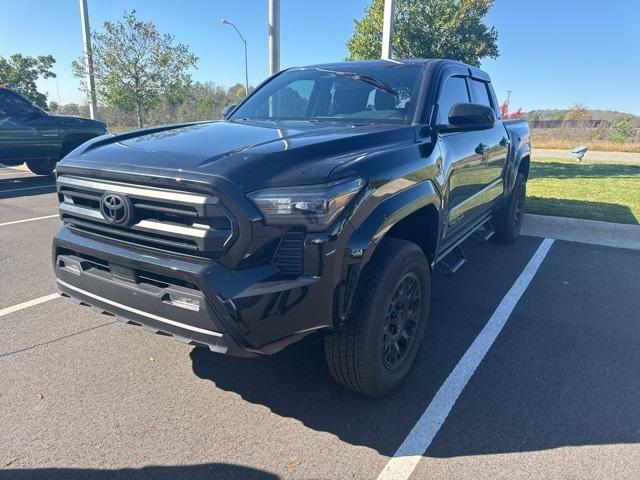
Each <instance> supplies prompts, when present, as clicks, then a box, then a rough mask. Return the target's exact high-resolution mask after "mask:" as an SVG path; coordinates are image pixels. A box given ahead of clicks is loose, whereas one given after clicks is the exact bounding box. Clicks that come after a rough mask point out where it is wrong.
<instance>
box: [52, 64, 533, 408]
mask: <svg viewBox="0 0 640 480" xmlns="http://www.w3.org/2000/svg"><path fill="white" fill-rule="evenodd" d="M529 160H530V143H529V128H528V126H527V124H526V123H525V122H524V121H509V122H507V121H503V120H501V119H500V118H499V108H498V101H497V99H496V96H495V93H494V91H493V88H492V86H491V82H490V79H489V76H488V75H487V74H486V73H484V72H483V71H481V70H479V69H477V68H474V67H471V66H469V65H465V64H462V63H459V62H455V61H450V60H406V61H397V60H393V61H391V60H379V61H364V62H343V63H333V64H325V65H315V66H309V67H302V68H291V69H288V70H285V71H283V72H280V73H278V74H277V75H275V76H273V77H271V78H269V79H268V80H267V81H265V82H264V83H263V84H262V85H260V86H259V87H258V88H257V89H256V90H255V91H254V92H253V93H252V94H251V95H250V96H249V97H248V98H246V99H245V100H244V101H243V102H242V103H240V104H239V105H237V106H232V107H231V108H230V109H228V110H227V111H225V118H224V120H220V121H211V122H201V123H192V124H186V125H185V124H182V125H168V126H160V127H155V128H148V129H145V130H138V131H134V132H128V133H123V134H120V135H112V136H102V137H99V138H96V139H93V140H91V141H89V142H87V143H85V144H84V145H82V146H81V147H79V148H78V149H76V150H74V151H73V152H71V153H70V154H69V155H67V156H66V157H65V159H64V160H63V161H62V162H60V164H59V166H58V169H57V192H58V196H59V200H60V215H61V218H62V220H63V222H64V223H63V226H62V227H61V228H60V230H59V231H58V232H57V233H56V235H55V238H54V241H53V263H54V268H55V274H56V277H57V288H58V290H59V292H60V293H61V294H62V295H64V296H69V297H72V298H73V299H75V300H76V302H78V303H81V304H84V305H89V306H91V307H93V308H94V309H97V310H98V311H100V312H103V313H107V314H112V315H116V316H117V317H119V318H121V319H123V320H125V321H127V322H129V323H133V324H138V325H142V326H144V327H145V328H146V329H148V330H151V331H153V332H156V333H163V334H170V335H172V336H174V337H175V338H176V339H178V340H181V341H184V342H187V343H191V344H195V345H201V346H207V347H209V348H210V349H211V350H212V351H214V352H219V353H225V354H230V355H238V356H253V355H260V354H273V353H275V352H278V351H279V350H281V349H283V348H285V347H286V346H287V345H290V344H291V343H293V342H297V341H299V340H301V339H302V338H304V337H305V336H307V335H310V334H312V333H314V332H318V334H319V335H324V339H323V341H324V348H325V353H326V360H327V363H328V366H329V370H330V372H331V374H332V375H333V377H334V378H335V379H336V380H337V381H338V382H340V383H341V384H343V385H345V386H346V387H348V388H351V389H353V390H355V391H357V392H360V393H362V394H365V395H370V396H380V395H385V394H388V393H389V392H391V391H392V390H393V389H394V388H396V387H397V386H398V385H399V384H400V383H401V382H402V380H403V379H404V378H405V377H406V376H407V374H408V372H409V370H410V368H411V366H412V364H413V362H414V359H415V357H416V354H417V352H418V349H419V346H420V343H421V341H422V339H423V337H424V335H425V329H426V326H427V318H428V313H429V304H430V287H431V282H432V274H433V272H434V270H435V269H436V267H437V268H438V269H439V270H441V271H442V272H443V273H445V274H452V273H453V272H455V270H457V269H458V268H459V267H460V266H461V265H462V264H463V263H464V259H465V257H464V252H463V251H462V248H461V244H462V242H463V241H464V240H465V239H467V238H468V237H470V236H471V235H472V234H474V235H475V236H479V237H481V238H482V239H488V238H489V237H491V236H493V239H494V240H495V241H498V242H503V243H510V242H513V241H514V240H515V239H516V237H517V236H518V233H519V230H520V224H521V221H522V215H523V206H524V201H525V188H526V181H527V176H528V173H529Z"/></svg>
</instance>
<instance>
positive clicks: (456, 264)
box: [436, 245, 467, 276]
mask: <svg viewBox="0 0 640 480" xmlns="http://www.w3.org/2000/svg"><path fill="white" fill-rule="evenodd" d="M466 261H467V256H466V255H465V253H464V250H462V247H461V246H460V245H458V246H457V247H456V248H454V249H453V250H451V252H449V253H448V254H447V256H446V257H444V258H443V259H442V260H440V261H439V262H438V264H437V265H436V269H437V271H438V272H439V273H441V274H443V275H447V276H451V275H453V274H454V273H456V272H457V271H458V270H459V269H460V267H461V266H462V265H464V263H465V262H466Z"/></svg>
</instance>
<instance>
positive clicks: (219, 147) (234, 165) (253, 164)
mask: <svg viewBox="0 0 640 480" xmlns="http://www.w3.org/2000/svg"><path fill="white" fill-rule="evenodd" d="M414 139H415V137H414V130H413V128H412V127H409V126H406V125H371V124H367V125H351V124H345V123H337V122H335V123H334V122H331V123H325V122H308V121H305V122H279V123H278V124H277V125H276V124H274V123H273V122H248V121H218V122H207V123H196V124H190V125H170V126H164V127H159V128H153V129H147V130H141V131H134V132H128V133H123V134H121V135H115V136H110V137H101V138H99V139H96V140H94V141H90V142H88V143H86V144H85V145H84V146H83V147H82V148H79V149H77V150H76V151H74V152H73V153H72V154H71V155H70V156H68V157H66V159H65V160H64V161H63V165H65V164H66V165H73V163H74V162H76V161H81V163H82V164H83V166H85V167H90V168H91V165H90V164H95V166H94V167H93V168H97V169H100V170H119V171H122V170H123V169H125V170H128V171H135V170H139V171H140V173H145V174H149V173H152V171H154V170H156V171H157V172H158V174H159V175H160V174H161V175H163V176H166V175H167V173H168V171H169V172H170V171H171V170H175V171H179V172H191V173H194V174H202V175H213V176H217V177H222V178H224V179H225V180H227V181H229V182H231V183H233V184H234V185H236V186H237V187H238V188H240V189H241V190H243V191H245V192H250V191H253V190H256V189H260V188H266V187H271V186H281V185H303V184H311V183H320V182H324V181H329V176H330V173H331V171H332V170H333V169H334V168H335V167H336V166H338V165H340V164H343V163H345V162H348V161H350V160H352V159H353V158H355V157H357V156H359V155H362V154H365V153H366V152H370V151H372V150H373V151H377V150H379V149H380V147H381V146H383V145H385V144H391V143H399V142H409V141H414Z"/></svg>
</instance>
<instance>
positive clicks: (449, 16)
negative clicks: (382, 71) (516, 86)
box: [347, 0, 498, 66]
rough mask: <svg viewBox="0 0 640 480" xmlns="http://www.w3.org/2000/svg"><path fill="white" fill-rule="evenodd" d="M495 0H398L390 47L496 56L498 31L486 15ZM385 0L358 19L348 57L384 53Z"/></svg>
mask: <svg viewBox="0 0 640 480" xmlns="http://www.w3.org/2000/svg"><path fill="white" fill-rule="evenodd" d="M493 2H494V0H396V15H395V19H394V23H393V39H392V50H393V54H394V57H397V58H451V59H454V60H460V61H462V62H465V63H468V64H470V65H475V66H479V65H480V60H481V59H482V58H485V57H491V58H497V57H498V45H497V41H498V32H497V31H496V29H495V28H494V27H488V26H487V25H486V24H485V23H484V21H483V19H484V16H485V15H486V13H487V12H488V11H489V9H490V8H491V6H492V5H493ZM383 16H384V0H373V2H372V3H371V4H370V5H369V6H368V7H366V9H365V12H364V17H363V18H362V19H361V20H356V21H355V31H354V32H353V36H352V37H351V38H350V39H349V41H347V48H348V49H349V56H348V57H347V60H367V59H375V58H380V51H381V48H382V19H383Z"/></svg>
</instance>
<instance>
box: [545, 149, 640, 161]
mask: <svg viewBox="0 0 640 480" xmlns="http://www.w3.org/2000/svg"><path fill="white" fill-rule="evenodd" d="M576 146H577V145H576ZM533 158H534V159H536V158H563V159H567V158H568V159H573V156H572V155H571V152H570V151H569V150H551V149H546V148H535V146H534V148H533ZM583 160H593V161H606V160H608V161H614V162H631V163H635V162H638V163H640V153H628V152H597V151H591V150H590V151H588V152H587V154H586V155H585V156H584V159H583Z"/></svg>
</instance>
